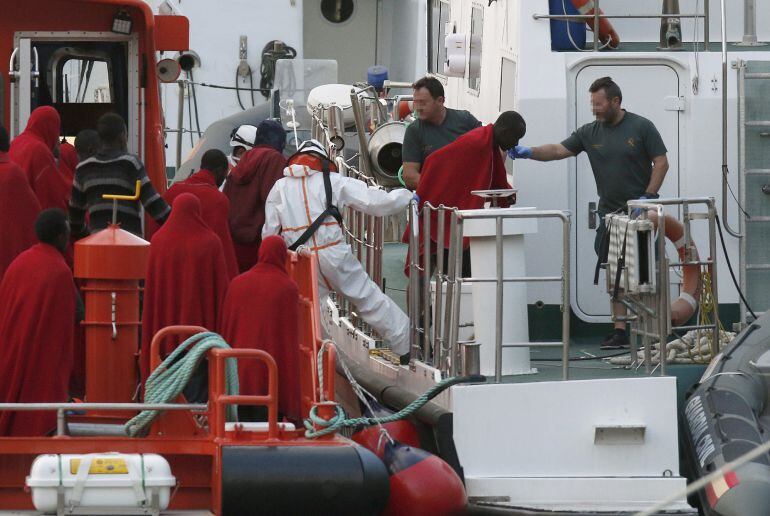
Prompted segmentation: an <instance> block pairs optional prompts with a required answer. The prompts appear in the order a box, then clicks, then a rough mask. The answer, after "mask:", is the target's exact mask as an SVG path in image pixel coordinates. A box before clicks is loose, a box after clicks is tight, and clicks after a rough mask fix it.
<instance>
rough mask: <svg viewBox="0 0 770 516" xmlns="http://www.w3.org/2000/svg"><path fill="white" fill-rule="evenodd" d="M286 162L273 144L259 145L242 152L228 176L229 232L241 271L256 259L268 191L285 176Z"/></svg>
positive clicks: (247, 268) (226, 190) (226, 191)
mask: <svg viewBox="0 0 770 516" xmlns="http://www.w3.org/2000/svg"><path fill="white" fill-rule="evenodd" d="M286 164H287V163H286V158H285V157H284V155H283V154H281V153H280V152H279V151H278V150H276V148H274V147H273V146H270V145H257V146H256V147H254V148H253V149H251V150H250V151H248V152H247V153H246V154H244V155H243V157H242V158H241V160H240V161H239V162H238V166H236V167H235V168H234V169H233V170H232V172H230V175H229V176H228V178H227V182H226V183H225V188H224V193H225V195H227V197H228V199H230V232H231V234H232V236H233V243H234V244H235V254H236V256H237V258H238V268H239V270H240V271H241V272H245V271H247V270H249V269H250V268H251V267H252V266H253V265H254V264H255V263H256V262H257V256H258V252H259V244H260V242H261V241H262V226H263V225H264V223H265V201H266V200H267V194H269V193H270V189H271V188H272V187H273V185H274V184H275V182H276V181H278V180H279V179H281V178H282V177H283V169H284V168H286Z"/></svg>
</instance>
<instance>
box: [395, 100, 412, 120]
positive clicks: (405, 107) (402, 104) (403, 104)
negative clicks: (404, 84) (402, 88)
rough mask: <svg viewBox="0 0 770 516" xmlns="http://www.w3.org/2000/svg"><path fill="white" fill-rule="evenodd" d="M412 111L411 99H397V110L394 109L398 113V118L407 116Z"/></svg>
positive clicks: (401, 118)
mask: <svg viewBox="0 0 770 516" xmlns="http://www.w3.org/2000/svg"><path fill="white" fill-rule="evenodd" d="M412 111H414V108H413V104H412V101H411V100H401V101H399V103H398V110H397V111H396V112H397V113H398V120H403V119H404V118H406V117H408V116H409V115H411V114H412Z"/></svg>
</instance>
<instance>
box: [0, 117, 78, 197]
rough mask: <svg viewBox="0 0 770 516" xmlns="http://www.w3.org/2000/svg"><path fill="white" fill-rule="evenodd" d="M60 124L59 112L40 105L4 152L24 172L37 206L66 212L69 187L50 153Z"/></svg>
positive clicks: (69, 192)
mask: <svg viewBox="0 0 770 516" xmlns="http://www.w3.org/2000/svg"><path fill="white" fill-rule="evenodd" d="M60 125H61V122H60V119H59V113H57V112H56V110H55V109H54V108H52V107H50V106H44V107H39V108H37V109H35V110H34V111H33V112H32V114H31V115H30V117H29V122H27V128H26V129H25V130H24V132H23V133H21V134H20V135H19V136H17V137H16V138H15V139H14V140H13V142H11V150H10V151H9V152H8V154H9V155H10V157H11V160H12V161H13V162H15V163H16V164H17V165H19V167H21V169H22V170H23V171H24V173H25V174H27V180H28V181H29V185H30V186H31V187H32V191H33V192H35V195H36V196H37V200H38V202H39V203H40V208H41V209H43V210H45V209H46V208H60V209H62V210H64V211H65V212H66V211H67V204H68V203H69V198H70V194H71V186H70V184H69V183H68V182H67V178H66V177H65V175H64V174H62V172H61V171H60V170H59V167H58V166H57V164H56V159H55V158H54V156H53V148H54V146H55V145H56V142H57V140H58V138H59V128H60Z"/></svg>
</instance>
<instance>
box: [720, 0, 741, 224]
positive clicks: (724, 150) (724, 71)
mask: <svg viewBox="0 0 770 516" xmlns="http://www.w3.org/2000/svg"><path fill="white" fill-rule="evenodd" d="M719 3H720V9H721V13H722V19H721V23H720V30H721V32H722V224H723V225H724V227H725V230H726V231H727V232H728V233H729V234H730V235H731V236H734V237H735V238H743V235H742V234H740V233H739V232H737V231H735V230H733V228H731V227H730V222H729V220H728V219H727V170H728V168H727V31H726V28H725V24H726V21H725V17H726V14H725V0H721V1H720V2H719Z"/></svg>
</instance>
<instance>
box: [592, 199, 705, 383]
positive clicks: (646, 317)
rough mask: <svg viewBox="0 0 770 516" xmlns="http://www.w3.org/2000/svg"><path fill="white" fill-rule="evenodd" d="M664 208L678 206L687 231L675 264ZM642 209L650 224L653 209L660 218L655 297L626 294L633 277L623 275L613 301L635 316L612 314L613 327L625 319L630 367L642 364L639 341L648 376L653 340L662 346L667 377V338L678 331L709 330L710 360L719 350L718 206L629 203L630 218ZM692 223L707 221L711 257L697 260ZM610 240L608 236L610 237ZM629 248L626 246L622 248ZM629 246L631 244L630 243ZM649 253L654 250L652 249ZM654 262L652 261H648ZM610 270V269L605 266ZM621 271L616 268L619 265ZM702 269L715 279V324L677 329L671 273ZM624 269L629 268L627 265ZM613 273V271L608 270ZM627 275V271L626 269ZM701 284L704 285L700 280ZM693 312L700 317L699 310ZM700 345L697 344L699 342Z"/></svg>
mask: <svg viewBox="0 0 770 516" xmlns="http://www.w3.org/2000/svg"><path fill="white" fill-rule="evenodd" d="M697 205H702V206H705V207H706V211H705V212H704V211H697V212H693V211H691V207H692V206H697ZM665 206H678V207H680V208H681V210H682V221H683V222H682V225H683V229H684V236H683V237H682V238H683V239H684V242H683V244H682V246H683V248H684V258H683V259H678V260H677V261H675V262H670V261H669V259H668V257H667V256H666V236H665V235H666V217H665V211H664V208H665ZM636 209H641V210H642V211H641V214H640V216H639V217H638V219H639V220H647V219H648V218H649V214H648V211H647V210H651V211H653V212H654V213H655V214H656V217H655V218H656V219H657V241H656V242H655V245H656V246H657V254H658V259H657V270H656V282H657V287H656V288H655V289H654V291H652V292H638V293H634V294H627V293H626V292H628V291H629V290H630V288H629V287H630V285H629V278H630V274H628V273H626V274H625V275H624V278H625V279H624V281H623V284H622V285H620V287H621V288H619V289H618V298H616V299H614V301H616V302H619V303H621V304H623V305H624V306H625V307H626V308H628V310H629V311H630V312H631V314H630V315H627V316H622V317H621V318H618V316H616V315H615V314H614V313H613V315H612V319H613V322H614V321H619V320H624V321H625V322H627V323H629V325H630V327H631V328H630V333H631V336H632V338H631V350H630V351H631V366H632V367H633V366H635V365H638V353H637V339H639V338H641V340H642V346H643V349H644V366H645V371H647V373H651V372H653V371H654V369H653V367H652V344H653V340H657V341H658V342H659V345H660V353H659V357H660V360H659V361H660V374H661V375H665V374H666V364H667V361H668V350H667V349H666V343H667V341H668V336H669V335H671V334H672V333H675V334H677V332H679V331H685V332H686V331H691V330H708V331H711V332H712V343H713V344H712V345H713V346H714V350H713V351H712V355H715V354H716V352H717V351H718V350H719V346H720V332H719V297H718V291H717V267H716V253H717V247H716V207H715V201H714V198H713V197H698V198H671V199H656V200H655V201H642V200H632V201H628V214H629V215H630V214H631V213H632V212H633V211H634V210H636ZM693 220H707V221H708V235H709V249H708V250H709V257H707V258H699V257H698V254H697V248H696V246H695V243H694V241H693V238H692V229H691V222H692V221H693ZM608 238H609V235H608ZM624 245H625V243H624ZM629 245H630V244H629ZM650 252H651V253H653V252H654V251H653V250H652V249H651V250H650ZM650 259H652V257H650ZM605 265H607V264H605ZM616 266H617V265H616ZM687 266H696V267H698V271H699V275H700V272H701V270H702V269H703V268H704V267H705V269H706V271H707V272H708V273H709V274H710V275H711V292H710V294H711V304H712V306H711V314H710V315H711V318H712V321H711V322H710V323H709V324H695V325H690V326H687V325H682V326H674V325H673V323H672V319H671V297H670V290H669V288H670V283H669V280H670V275H669V273H670V269H671V268H676V267H682V268H684V267H687ZM623 267H625V265H624V266H623ZM608 271H609V269H608ZM626 272H628V271H627V270H626ZM610 276H611V275H610V274H609V273H608V274H607V290H608V291H609V292H610V293H612V292H613V291H614V290H615V285H614V283H615V278H611V277H610ZM698 284H699V285H700V279H699V282H698ZM695 313H696V314H697V313H698V309H697V307H696V310H695ZM698 341H699V339H698Z"/></svg>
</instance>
